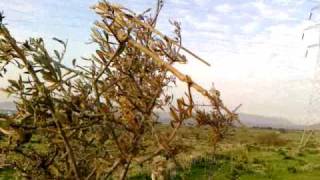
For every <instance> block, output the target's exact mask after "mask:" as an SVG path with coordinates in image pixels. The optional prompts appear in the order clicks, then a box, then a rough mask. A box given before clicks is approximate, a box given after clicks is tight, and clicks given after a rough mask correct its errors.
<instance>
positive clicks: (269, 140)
mask: <svg viewBox="0 0 320 180" xmlns="http://www.w3.org/2000/svg"><path fill="white" fill-rule="evenodd" d="M288 142H289V141H288V140H287V139H284V138H283V137H281V134H280V133H276V132H267V133H263V134H260V135H258V136H257V137H256V143H258V144H262V145H267V146H285V145H286V144H288Z"/></svg>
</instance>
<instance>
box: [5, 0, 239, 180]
mask: <svg viewBox="0 0 320 180" xmlns="http://www.w3.org/2000/svg"><path fill="white" fill-rule="evenodd" d="M162 6H163V2H162V1H160V0H159V1H158V5H157V8H156V10H155V13H154V15H151V13H150V12H149V11H146V12H145V13H143V14H135V13H134V12H132V11H130V10H128V9H127V8H123V7H120V6H115V5H112V4H110V3H108V2H100V3H98V4H96V5H95V6H93V8H92V9H93V10H94V11H95V12H96V13H97V14H98V15H99V16H100V17H101V20H99V21H97V22H96V23H95V26H94V27H93V28H92V41H93V42H94V43H96V44H97V45H98V47H99V49H97V50H96V52H95V54H93V55H92V57H90V58H86V59H83V60H82V61H81V62H76V61H75V60H74V61H73V62H72V63H73V67H67V66H65V65H64V64H63V59H64V55H65V52H66V47H67V43H66V42H64V41H61V40H59V39H56V38H55V39H54V40H56V41H57V42H58V43H59V44H61V45H62V47H63V50H62V52H58V51H56V50H55V51H54V53H53V54H52V55H51V53H49V52H48V51H47V49H46V47H45V44H44V41H43V39H41V38H31V39H29V40H26V41H25V42H18V41H16V40H15V39H14V37H12V36H11V34H10V32H9V30H8V29H7V28H6V26H5V25H4V24H2V23H1V24H0V65H1V66H0V68H1V75H3V76H5V74H6V71H7V69H6V68H7V65H9V64H10V65H13V66H15V67H16V68H17V69H19V71H18V72H20V71H21V72H23V73H21V74H19V77H18V78H17V79H12V80H9V83H10V85H9V86H8V87H7V88H5V89H4V91H6V92H7V93H8V94H10V95H11V96H14V97H15V99H16V105H17V113H16V114H14V115H12V116H3V117H1V127H0V128H1V129H0V130H1V132H2V133H3V134H5V135H6V138H5V141H6V142H5V143H1V154H5V160H4V161H5V163H6V164H8V165H9V166H10V167H12V168H14V169H15V170H16V171H15V173H16V174H17V175H18V176H20V177H26V178H30V179H48V178H54V179H61V178H62V179H107V178H109V177H115V178H117V179H118V178H119V179H125V178H126V177H127V176H128V173H130V172H131V171H134V170H135V167H137V166H139V165H140V166H142V165H150V167H153V168H152V176H153V178H154V179H158V178H160V179H161V177H162V176H164V174H166V172H165V171H166V168H164V167H167V166H168V163H170V162H174V163H176V161H175V158H176V156H177V155H178V154H179V153H180V152H182V151H184V150H186V149H187V146H186V145H184V143H183V142H181V141H179V140H178V139H176V138H175V137H176V134H177V132H178V131H179V129H180V127H181V125H182V124H183V122H184V121H185V120H187V119H190V118H193V119H195V120H196V122H197V123H198V125H199V126H208V127H210V131H211V136H210V139H211V143H212V146H213V147H216V145H217V143H218V142H220V141H221V140H222V138H223V137H224V135H225V134H226V133H227V130H228V128H229V127H230V126H231V125H232V123H233V121H234V120H236V118H237V116H236V114H235V113H234V112H232V111H230V110H228V109H227V108H226V107H225V106H224V105H223V103H222V102H221V100H220V98H219V92H218V91H210V92H209V91H207V90H205V89H204V88H202V87H201V86H200V85H198V84H196V83H195V82H194V81H192V79H191V77H189V76H186V75H184V74H182V73H181V72H179V71H178V70H177V69H175V68H174V66H173V65H174V64H176V63H186V61H187V59H186V57H185V56H184V55H183V54H182V53H181V51H183V52H184V53H189V54H190V55H192V56H194V57H195V58H196V59H198V60H200V61H202V62H205V61H204V60H202V59H201V58H199V57H198V56H196V55H195V54H193V53H192V52H191V51H189V50H187V49H186V48H184V47H183V46H182V45H181V42H182V40H181V34H180V30H181V28H180V24H179V23H177V22H172V24H173V26H174V28H175V31H174V32H175V37H173V38H169V37H168V36H165V35H163V34H161V33H160V32H159V31H157V30H156V29H155V28H156V22H157V18H158V14H159V13H160V10H161V8H162ZM205 63H206V62H205ZM176 78H177V79H178V80H180V81H183V82H185V83H186V84H187V89H186V94H185V96H184V97H179V98H173V96H172V95H171V94H168V93H167V91H166V89H167V88H169V87H170V86H172V85H174V84H175V81H176ZM193 93H200V94H201V95H203V96H204V97H205V98H206V99H207V100H208V102H209V103H210V108H207V109H206V110H205V109H203V108H201V107H197V106H196V105H195V103H194V101H193ZM158 109H169V110H170V114H171V119H170V122H171V123H170V124H171V127H170V128H166V130H163V129H161V128H157V127H156V124H157V123H156V122H157V118H158V117H157V114H156V113H155V112H156V110H158ZM186 136H187V135H186ZM150 139H151V140H152V141H151V140H150Z"/></svg>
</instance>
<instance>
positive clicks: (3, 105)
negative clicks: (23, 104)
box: [0, 101, 16, 111]
mask: <svg viewBox="0 0 320 180" xmlns="http://www.w3.org/2000/svg"><path fill="white" fill-rule="evenodd" d="M0 110H9V111H14V110H16V105H15V104H14V103H13V102H10V101H4V102H0Z"/></svg>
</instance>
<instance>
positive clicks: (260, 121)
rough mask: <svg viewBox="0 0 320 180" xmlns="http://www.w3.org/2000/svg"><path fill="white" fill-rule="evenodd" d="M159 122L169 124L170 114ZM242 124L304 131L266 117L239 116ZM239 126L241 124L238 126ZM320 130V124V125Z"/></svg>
mask: <svg viewBox="0 0 320 180" xmlns="http://www.w3.org/2000/svg"><path fill="white" fill-rule="evenodd" d="M158 115H159V121H160V122H163V123H167V122H168V121H169V119H170V115H169V113H165V112H161V113H158ZM239 120H240V122H241V123H242V124H243V125H245V126H247V127H272V128H284V129H303V126H300V125H297V124H294V123H292V122H290V121H289V120H287V119H284V118H279V117H266V116H261V115H254V114H245V113H240V114H239ZM236 125H237V126H238V125H239V124H236ZM319 128H320V124H319Z"/></svg>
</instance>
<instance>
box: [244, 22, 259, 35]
mask: <svg viewBox="0 0 320 180" xmlns="http://www.w3.org/2000/svg"><path fill="white" fill-rule="evenodd" d="M258 27H259V23H257V22H251V23H248V24H245V25H244V26H242V27H241V30H242V31H243V32H244V33H253V32H254V31H256V30H257V28H258Z"/></svg>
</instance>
